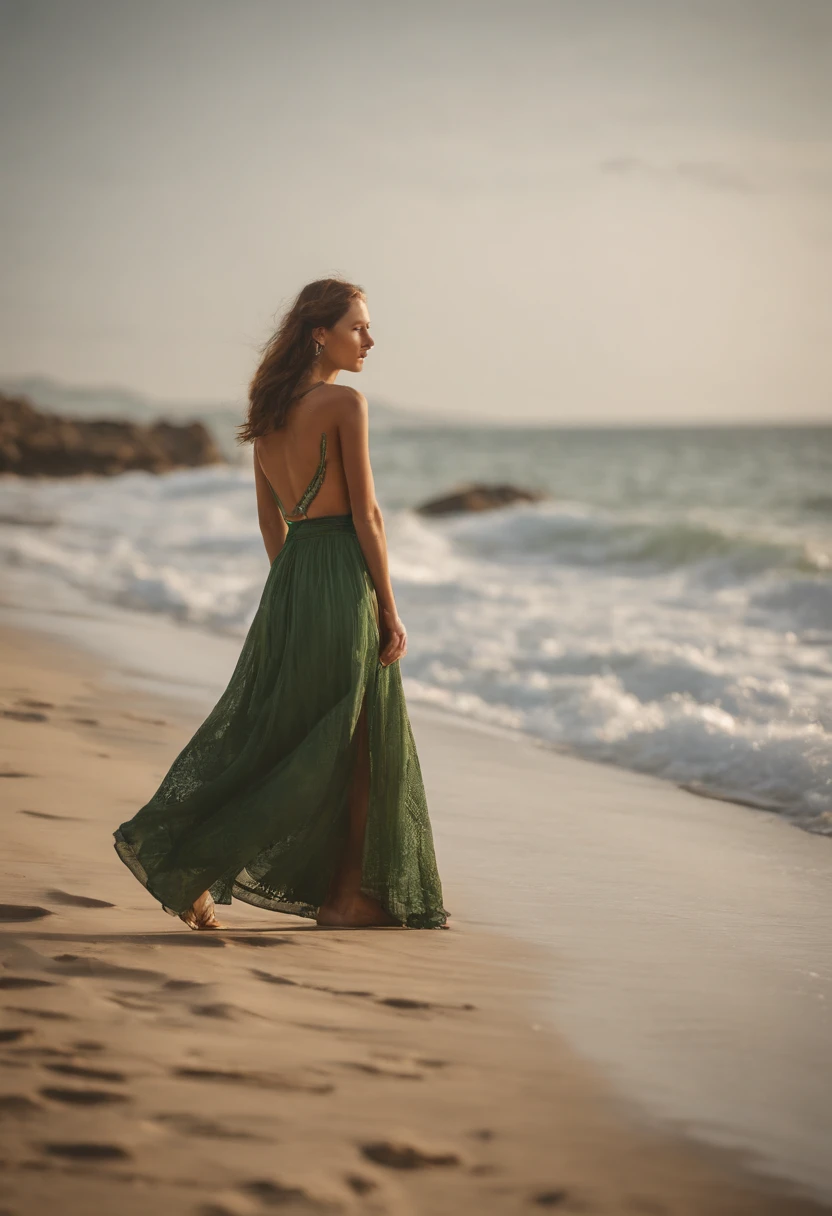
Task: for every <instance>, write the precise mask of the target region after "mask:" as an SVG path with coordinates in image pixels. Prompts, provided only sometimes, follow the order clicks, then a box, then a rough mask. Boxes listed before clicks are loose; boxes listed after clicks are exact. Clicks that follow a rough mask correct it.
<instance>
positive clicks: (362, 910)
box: [315, 892, 401, 929]
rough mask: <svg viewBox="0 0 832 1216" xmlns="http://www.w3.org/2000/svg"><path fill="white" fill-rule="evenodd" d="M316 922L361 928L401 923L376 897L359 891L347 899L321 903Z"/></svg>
mask: <svg viewBox="0 0 832 1216" xmlns="http://www.w3.org/2000/svg"><path fill="white" fill-rule="evenodd" d="M315 920H316V923H317V924H319V925H327V926H333V927H334V926H340V927H341V928H344V929H348V928H363V927H368V926H372V925H399V926H400V925H401V921H398V920H396V918H395V916H392V915H391V914H390V913H389V912H388V911H387V909H386V908H385V907H383V905H382V904H380V903H379V901H378V900H377V899H373V898H372V896H370V895H365V894H364V893H363V892H359V893H358V894H357V895H353V896H351V897H350V898H349V899H346V900H345V899H341V900H331V901H329V902H328V903H325V904H322V905H321V907H320V908H319V909H318V915H317V916H316V917H315Z"/></svg>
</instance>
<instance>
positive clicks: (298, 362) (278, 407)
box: [237, 278, 367, 443]
mask: <svg viewBox="0 0 832 1216" xmlns="http://www.w3.org/2000/svg"><path fill="white" fill-rule="evenodd" d="M356 296H359V297H360V298H361V299H362V300H366V298H367V297H366V295H365V294H364V290H363V288H361V287H359V286H358V285H357V284H356V283H349V282H347V280H346V279H340V278H331V279H316V280H315V282H314V283H307V284H306V286H305V287H304V288H303V289H302V290H301V291H300V292H298V295H297V296H296V298H295V301H294V303H293V304H292V306H291V308H290V309H289V310H288V311H287V312H286V313H285V314H284V316H283V319H282V320H281V322H280V325H279V326H278V328H277V330H276V332H275V333H274V334H273V335H272V337H271V338H269V340H268V342H266V344H265V346H264V347H263V348H262V350H261V354H262V356H263V358H262V359H261V361H260V366H259V367H258V368H257V371H256V372H255V373H254V375H253V377H252V379H251V383H250V384H249V387H248V402H249V404H248V416H247V418H246V421H245V422H244V423H242V424H241V425H240V426H239V427H237V442H238V443H251V442H252V440H254V439H256V438H257V437H258V435H267V434H269V433H270V432H271V431H277V430H280V428H281V427H282V426H283V425H284V424H285V422H286V416H287V414H288V413H289V407H290V406H291V404H292V402H293V401H294V399H295V397H297V395H298V393H299V391H300V389H301V385H303V383H304V381H305V380H307V379H308V377H309V373H310V371H311V370H312V368H313V367H314V365H315V360H316V358H317V355H316V353H315V339H314V338H313V337H312V331H313V329H317V328H318V326H319V325H322V326H324V327H325V328H326V329H331V328H332V326H333V325H334V324H335V323H336V321H340V319H341V317H343V315H344V313H345V312H346V311H347V310H348V309H349V306H350V303H351V301H352V300H353V299H355V297H356Z"/></svg>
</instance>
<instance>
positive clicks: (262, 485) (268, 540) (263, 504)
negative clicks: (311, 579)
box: [252, 445, 289, 564]
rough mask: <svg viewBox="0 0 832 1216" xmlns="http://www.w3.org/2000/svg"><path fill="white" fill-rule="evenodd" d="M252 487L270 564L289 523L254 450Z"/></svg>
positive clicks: (284, 537) (280, 546)
mask: <svg viewBox="0 0 832 1216" xmlns="http://www.w3.org/2000/svg"><path fill="white" fill-rule="evenodd" d="M252 451H253V452H254V445H252ZM254 489H255V492H256V494H257V520H258V523H259V524H260V533H261V535H262V537H263V544H264V545H265V546H266V553H267V554H268V555H269V564H271V563H272V562H273V561H274V559H275V558H276V557H277V555H278V553H279V552H280V550H281V549H282V548H283V542H284V541H285V540H286V537H287V535H288V532H289V525H288V524H287V523H286V520H285V519H284V518H283V515H282V513H281V510H280V508H279V507H278V505H277V503H276V502H275V500H274V495H273V494H272V492H271V488H270V486H269V483H268V481H267V479H266V474H265V473H264V472H263V470H262V468H261V467H260V461H259V460H258V459H257V453H256V452H254Z"/></svg>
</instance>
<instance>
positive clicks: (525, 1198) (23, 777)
mask: <svg viewBox="0 0 832 1216" xmlns="http://www.w3.org/2000/svg"><path fill="white" fill-rule="evenodd" d="M0 711H2V719H0V720H1V721H2V750H0V797H1V798H2V824H3V829H2V842H0V843H2V862H0V879H1V880H2V895H0V902H2V911H0V917H2V923H0V964H2V970H0V1004H1V1005H2V1009H3V1023H2V1025H3V1031H2V1034H0V1065H1V1067H0V1142H1V1143H0V1160H2V1175H0V1177H1V1178H2V1183H3V1187H2V1190H3V1199H2V1205H3V1208H4V1210H6V1211H8V1212H9V1213H13V1214H14V1216H24V1213H25V1214H26V1216H39V1214H40V1213H47V1212H49V1213H52V1212H54V1211H55V1210H56V1209H59V1210H60V1211H61V1212H62V1213H64V1214H66V1216H74V1214H75V1213H78V1216H80V1214H81V1213H84V1214H85V1216H86V1214H87V1213H88V1212H89V1211H91V1210H93V1209H95V1210H98V1211H102V1212H105V1213H108V1214H109V1213H110V1212H112V1213H119V1216H132V1214H134V1213H135V1214H139V1213H142V1214H144V1213H148V1212H154V1213H160V1214H161V1213H164V1214H165V1216H177V1214H178V1213H193V1214H195V1216H222V1214H223V1213H228V1214H240V1216H245V1214H246V1213H259V1212H265V1211H268V1210H271V1209H273V1208H277V1207H279V1208H280V1210H281V1211H283V1212H287V1213H311V1212H320V1213H327V1212H333V1213H337V1212H344V1213H367V1214H370V1213H379V1214H380V1213H391V1214H393V1213H402V1214H408V1213H425V1214H433V1213H440V1214H441V1213H449V1214H450V1213H469V1212H470V1213H484V1214H489V1213H515V1212H517V1213H522V1212H534V1211H543V1210H557V1211H562V1212H584V1213H633V1214H637V1213H642V1214H645V1216H647V1214H653V1216H656V1214H659V1213H679V1214H682V1213H685V1214H690V1216H693V1214H694V1213H696V1214H697V1216H699V1214H702V1213H708V1214H709V1216H710V1214H711V1213H714V1214H720V1213H765V1214H772V1216H773V1214H774V1213H778V1214H780V1213H810V1212H820V1211H827V1210H832V1209H829V1208H826V1207H823V1206H822V1205H821V1204H820V1203H819V1202H814V1201H813V1200H811V1199H809V1198H807V1197H804V1198H801V1197H799V1196H798V1195H797V1194H795V1193H794V1192H795V1188H794V1187H790V1186H789V1185H788V1184H787V1183H785V1182H782V1183H778V1182H776V1181H774V1180H771V1179H767V1178H765V1177H762V1176H760V1175H755V1174H752V1173H751V1172H749V1170H748V1169H747V1168H744V1166H747V1162H744V1161H743V1158H742V1157H741V1155H740V1154H738V1153H736V1152H734V1151H729V1150H726V1149H719V1148H715V1147H709V1146H706V1145H703V1144H701V1143H697V1142H692V1141H690V1140H688V1139H686V1138H684V1137H682V1136H679V1135H678V1134H675V1133H673V1132H671V1131H670V1130H667V1129H663V1128H662V1127H660V1126H659V1125H658V1124H656V1123H652V1122H649V1123H648V1121H647V1120H646V1119H645V1118H644V1117H643V1115H642V1113H641V1112H639V1111H638V1110H637V1109H636V1108H635V1107H634V1106H632V1105H631V1104H630V1103H628V1102H627V1101H625V1100H624V1099H623V1098H622V1097H621V1095H620V1091H618V1090H616V1089H615V1088H614V1087H613V1086H612V1085H611V1083H610V1082H609V1079H608V1078H607V1076H605V1074H604V1070H603V1069H602V1068H601V1067H599V1066H598V1065H597V1064H594V1063H592V1062H591V1061H590V1060H589V1059H588V1058H586V1057H585V1056H583V1055H581V1054H580V1053H579V1052H578V1050H577V1049H576V1047H575V1046H574V1045H573V1043H572V1042H571V1041H570V1040H569V1039H567V1038H566V1037H564V1036H561V1035H559V1034H558V1033H557V1032H556V1030H555V1029H554V1028H553V1027H552V1026H550V1025H548V1024H544V1023H543V1022H542V1021H541V1019H540V1017H539V1013H538V1011H539V1009H540V1008H541V1006H542V1005H543V1004H544V1003H545V1002H546V1001H547V1000H548V999H549V986H550V982H551V974H550V973H551V969H552V956H551V953H550V952H549V951H548V950H547V949H546V947H545V946H543V945H536V944H535V943H533V942H530V941H524V940H523V939H522V938H520V937H512V936H510V935H509V934H508V933H499V934H498V933H495V932H493V931H490V930H488V929H487V928H484V927H482V925H478V924H477V923H476V921H477V919H478V916H477V914H476V913H475V912H474V910H473V905H472V904H471V903H469V902H468V897H467V896H466V895H464V893H463V891H462V889H461V888H457V887H455V886H452V885H448V878H447V877H446V874H445V872H444V869H443V865H442V853H441V850H440V852H439V862H440V869H443V879H444V881H445V883H446V906H447V907H449V908H450V909H451V912H452V913H453V914H454V915H453V916H452V920H451V926H450V929H449V930H448V931H447V932H438V931H437V932H418V931H400V930H384V931H380V932H377V931H369V932H350V931H340V930H334V931H330V930H327V931H323V930H319V929H317V928H316V927H315V926H314V925H313V924H312V923H311V922H309V921H304V920H301V919H299V918H295V917H287V916H280V915H275V914H270V913H266V912H263V911H260V910H258V909H255V908H252V907H248V906H246V905H243V904H240V903H236V902H235V903H234V904H233V905H232V906H231V907H230V908H229V907H227V906H222V907H220V908H219V915H220V918H221V919H222V920H224V921H225V922H226V923H227V924H228V925H229V928H228V929H227V930H225V931H218V932H205V933H194V932H191V931H190V930H188V929H187V928H186V926H185V925H184V924H182V922H180V921H178V920H176V919H174V918H171V917H169V916H167V915H166V914H165V913H163V912H162V911H161V909H160V908H159V906H158V905H157V904H156V903H155V901H154V900H153V899H152V898H151V897H150V896H148V895H147V893H146V892H145V891H144V890H143V889H142V888H141V886H140V885H139V884H138V883H137V882H136V880H135V879H134V878H133V877H132V875H131V874H130V873H129V872H128V871H127V870H126V868H125V867H124V866H123V865H122V864H121V862H120V861H119V860H118V858H117V857H116V854H115V852H114V850H113V847H112V830H113V828H114V827H115V826H117V824H118V823H119V822H121V821H122V820H123V819H124V818H127V817H129V816H130V814H131V813H133V811H134V810H135V809H137V808H138V807H139V806H140V805H142V803H143V802H144V801H146V800H147V798H148V797H149V796H150V795H151V794H152V793H153V791H154V790H155V788H156V786H157V784H158V781H159V780H160V779H161V777H162V776H163V775H164V772H165V771H166V770H167V767H168V765H169V763H170V761H171V760H172V759H173V757H174V756H175V754H176V753H177V751H178V750H179V748H180V747H181V745H182V743H183V742H184V741H185V740H186V739H187V738H188V737H189V734H190V732H192V731H193V729H194V728H195V727H196V725H197V724H198V722H199V720H200V717H199V715H198V714H197V713H196V712H195V711H194V709H193V708H192V707H191V708H188V707H187V706H186V705H185V704H184V703H177V702H175V701H171V700H170V699H167V698H163V697H161V696H159V695H157V694H155V693H153V692H150V691H145V692H137V691H135V690H129V689H126V688H120V687H117V686H113V684H112V682H111V680H110V679H109V672H108V670H107V665H106V664H105V663H104V662H103V661H102V660H99V659H96V658H94V657H92V656H90V655H89V654H87V653H85V652H84V651H81V650H79V649H75V648H73V647H70V646H68V645H66V644H64V643H61V642H59V641H56V640H53V639H49V638H47V637H45V636H44V635H43V634H40V633H33V632H28V631H26V630H23V629H20V628H16V627H12V626H9V625H3V626H2V628H0ZM437 729H438V728H437ZM417 743H419V744H420V750H421V752H422V753H423V754H424V757H425V760H426V766H427V767H428V768H429V769H430V770H431V771H432V773H433V775H434V777H436V776H437V775H438V776H441V772H440V771H439V769H440V765H441V764H443V763H446V762H447V761H444V760H442V759H441V757H440V755H439V753H438V751H437V750H436V747H435V745H434V743H433V741H432V738H431V737H429V735H428V732H427V731H425V732H424V733H421V732H418V731H417ZM477 743H478V744H479V748H480V752H479V755H480V758H481V759H482V760H483V762H484V760H485V756H486V754H487V753H489V752H490V754H491V755H492V762H493V754H494V749H493V748H491V747H490V743H489V740H488V739H487V737H486V736H485V735H482V736H480V737H479V738H478V740H475V741H472V742H470V744H469V746H470V748H471V749H472V750H471V752H470V753H469V754H466V755H465V756H463V755H462V754H459V755H458V760H459V761H460V763H461V764H468V763H470V761H471V757H472V756H473V755H474V753H475V752H476V748H477ZM506 746H507V744H506ZM543 759H544V757H542V756H541V761H542V760H543ZM545 759H546V760H547V761H550V762H557V761H558V758H557V757H546V758H545ZM587 767H589V768H592V767H593V766H587ZM564 771H565V770H564ZM448 777H449V783H450V773H449V774H448ZM515 778H516V774H515V773H513V772H511V771H510V770H508V771H507V772H506V773H505V782H506V788H507V789H516V783H515ZM528 779H529V781H532V780H533V777H531V776H530V777H529V778H528ZM492 781H493V777H492ZM455 788H457V787H455ZM458 788H460V789H461V788H462V787H461V786H460V787H458ZM465 788H468V789H469V794H468V796H469V797H470V798H472V799H473V798H474V797H475V793H474V787H473V786H467V787H465ZM574 792H575V796H576V797H577V796H578V795H579V794H580V787H579V786H576V787H575V791H574ZM584 793H586V791H584ZM459 796H460V797H463V796H464V795H463V794H462V793H460V795H459ZM703 805H704V804H703ZM470 810H471V814H473V813H474V811H475V808H474V806H472V807H471V808H470ZM439 826H440V825H437V827H439ZM437 835H438V839H439V840H440V842H441V840H442V832H441V830H440V831H439V832H438V833H437ZM586 864H587V866H588V867H589V866H591V856H588V857H587V862H586ZM455 872H456V866H452V867H448V868H447V873H448V875H452V874H454V873H455ZM573 877H574V875H573ZM479 919H481V918H479Z"/></svg>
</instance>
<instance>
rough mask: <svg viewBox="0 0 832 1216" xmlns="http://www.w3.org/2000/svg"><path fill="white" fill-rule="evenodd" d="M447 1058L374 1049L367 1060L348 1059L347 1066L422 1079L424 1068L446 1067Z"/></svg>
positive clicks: (405, 1078) (379, 1073) (379, 1074)
mask: <svg viewBox="0 0 832 1216" xmlns="http://www.w3.org/2000/svg"><path fill="white" fill-rule="evenodd" d="M447 1063H448V1062H447V1060H433V1059H425V1058H423V1057H419V1056H402V1055H396V1054H395V1053H394V1052H389V1051H375V1052H372V1053H371V1058H370V1059H369V1060H360V1061H348V1062H347V1067H348V1068H357V1069H359V1071H361V1072H367V1073H371V1074H373V1075H377V1076H385V1077H399V1078H401V1079H402V1080H418V1081H421V1080H423V1079H424V1077H425V1075H426V1073H425V1070H426V1069H437V1068H446V1067H447Z"/></svg>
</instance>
